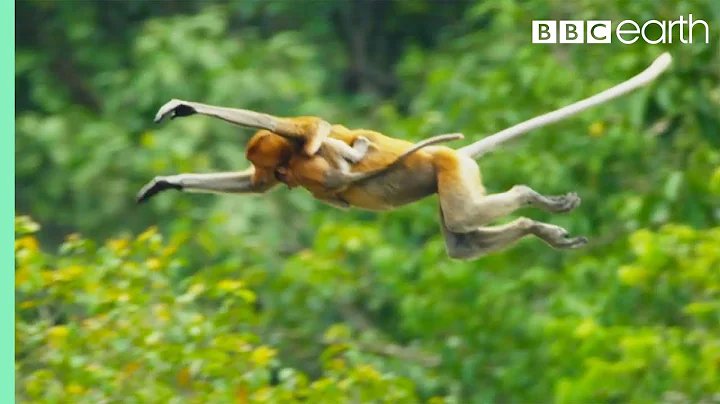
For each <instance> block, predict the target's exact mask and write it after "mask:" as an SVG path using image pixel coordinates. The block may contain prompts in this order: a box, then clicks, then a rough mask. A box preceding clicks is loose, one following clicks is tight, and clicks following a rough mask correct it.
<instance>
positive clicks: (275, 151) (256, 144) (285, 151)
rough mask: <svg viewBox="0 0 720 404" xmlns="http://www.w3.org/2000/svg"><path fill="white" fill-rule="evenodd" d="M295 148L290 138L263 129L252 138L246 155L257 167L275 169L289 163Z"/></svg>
mask: <svg viewBox="0 0 720 404" xmlns="http://www.w3.org/2000/svg"><path fill="white" fill-rule="evenodd" d="M294 149H295V145H294V144H293V142H292V141H290V140H289V139H286V138H284V137H282V136H280V135H276V134H275V133H272V132H270V131H267V130H261V131H258V132H257V133H256V134H255V136H253V137H252V139H250V142H249V143H248V147H247V150H246V152H245V156H246V157H247V159H248V160H249V161H250V162H251V163H253V165H254V166H255V167H256V168H265V169H269V170H273V171H274V170H275V169H276V168H278V167H283V166H286V165H287V163H288V161H289V160H290V157H291V156H292V153H293V151H294Z"/></svg>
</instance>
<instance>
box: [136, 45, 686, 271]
mask: <svg viewBox="0 0 720 404" xmlns="http://www.w3.org/2000/svg"><path fill="white" fill-rule="evenodd" d="M671 61H672V58H671V57H670V55H669V54H668V53H664V54H662V55H661V56H660V57H658V58H657V59H656V60H655V61H654V62H653V63H652V65H651V66H650V67H648V68H647V69H646V70H645V71H643V72H641V73H640V74H638V75H636V76H634V77H633V78H631V79H629V80H627V81H625V82H623V83H621V84H618V85H616V86H615V87H612V88H610V89H608V90H605V91H603V92H601V93H598V94H596V95H594V96H592V97H589V98H586V99H584V100H581V101H579V102H576V103H574V104H571V105H568V106H566V107H563V108H560V109H558V110H556V111H553V112H550V113H547V114H544V115H540V116H538V117H535V118H532V119H530V120H528V121H525V122H522V123H520V124H517V125H515V126H512V127H510V128H508V129H505V130H503V131H501V132H498V133H496V134H494V135H492V136H488V137H486V138H484V139H482V140H480V141H478V142H475V143H473V144H470V145H468V146H465V147H462V148H460V149H457V150H454V149H452V148H450V147H446V146H438V145H436V144H437V143H440V142H445V141H449V140H455V139H459V138H461V137H462V135H460V134H451V135H443V136H436V137H433V138H429V139H426V140H425V141H422V142H420V143H417V144H413V143H411V142H408V141H405V140H401V139H396V138H392V137H389V136H385V135H383V134H381V133H378V132H374V131H370V130H365V129H355V130H351V129H348V128H346V127H344V126H342V125H331V124H330V123H328V122H327V121H325V120H323V119H321V118H317V117H295V118H280V117H276V116H272V115H268V114H263V113H259V112H254V111H248V110H243V109H234V108H225V107H218V106H212V105H206V104H201V103H197V102H191V101H182V100H171V101H169V102H168V103H166V104H165V105H163V106H162V107H161V108H160V110H159V111H158V113H157V115H156V117H155V121H156V122H160V121H161V120H162V119H163V118H165V117H170V118H171V119H172V118H177V117H184V116H189V115H194V114H199V115H206V116H211V117H215V118H219V119H222V120H225V121H227V122H230V123H233V124H236V125H240V126H244V127H251V128H256V129H260V130H259V131H258V132H257V133H256V134H255V135H254V136H253V137H252V138H251V139H250V142H249V144H248V147H247V151H246V156H247V158H248V160H249V161H250V162H251V163H252V165H251V167H250V168H249V169H247V170H245V171H240V172H224V173H209V174H191V173H190V174H177V175H170V176H158V177H155V178H154V179H153V180H152V181H151V182H150V183H148V184H147V185H145V186H144V187H143V189H142V190H141V191H140V192H139V193H138V196H137V201H138V203H140V202H144V201H146V200H148V199H149V198H151V197H153V196H154V195H156V194H158V193H159V192H162V191H165V190H168V189H176V190H181V191H185V192H215V193H238V194H243V193H264V192H267V191H269V190H270V189H272V188H274V187H275V186H277V185H279V184H281V183H284V184H286V185H288V186H289V187H295V186H301V187H303V188H305V189H307V190H308V191H310V192H311V193H312V195H313V196H314V197H315V198H317V199H319V200H321V201H324V202H326V203H329V204H331V205H333V206H336V207H340V208H347V207H357V208H361V209H367V210H375V211H382V210H389V209H394V208H397V207H400V206H403V205H406V204H409V203H411V202H415V201H417V200H420V199H422V198H425V197H427V196H430V195H432V194H435V193H437V194H438V198H439V201H440V223H441V230H442V233H443V236H444V238H445V245H446V249H447V253H448V256H449V257H451V258H454V259H464V260H469V259H474V258H478V257H480V256H482V255H485V254H488V253H492V252H496V251H498V250H501V249H503V248H506V247H508V246H510V245H512V244H514V243H515V242H516V241H518V240H520V239H521V238H523V237H525V236H529V235H532V236H536V237H538V238H540V239H541V240H543V241H545V242H546V243H547V244H549V245H550V246H552V247H554V248H577V247H581V246H583V245H585V244H586V243H587V239H586V238H585V237H569V232H568V231H567V230H565V229H563V228H562V227H559V226H555V225H552V224H548V223H543V222H539V221H535V220H532V219H529V218H525V217H521V218H518V219H515V220H513V221H511V222H509V223H507V224H504V225H499V226H489V224H490V223H491V222H492V221H494V220H497V219H499V218H501V217H504V216H507V215H510V214H512V213H513V212H515V211H516V210H518V209H520V208H523V207H529V206H532V207H536V208H540V209H543V210H545V211H548V212H552V213H567V212H570V211H572V210H573V209H575V208H576V207H577V206H578V205H579V204H580V198H579V197H578V196H577V194H575V193H573V192H570V193H567V194H565V195H558V196H547V195H542V194H540V193H538V192H537V191H535V190H533V189H531V188H530V187H528V186H526V185H516V186H514V187H512V188H511V189H510V190H508V191H506V192H502V193H497V194H489V195H488V194H486V193H485V188H484V187H483V184H482V178H481V175H480V169H479V167H478V165H477V163H476V162H475V160H474V159H476V158H478V157H480V156H482V155H484V154H485V153H487V152H488V151H490V150H492V149H494V148H496V147H497V146H499V145H500V144H502V143H504V142H506V141H508V140H511V139H514V138H516V137H519V136H520V135H522V134H524V133H527V132H529V131H531V130H533V129H537V128H540V127H543V126H546V125H549V124H552V123H555V122H558V121H561V120H564V119H567V118H568V117H570V116H572V115H575V114H577V113H579V112H581V111H584V110H586V109H588V108H591V107H594V106H596V105H599V104H602V103H605V102H607V101H610V100H612V99H614V98H617V97H619V96H621V95H624V94H626V93H628V92H630V91H633V90H635V89H637V88H639V87H642V86H644V85H646V84H648V83H650V82H652V81H653V80H655V79H656V78H657V77H658V76H659V75H660V74H661V73H662V72H663V71H665V70H666V69H667V68H668V67H669V65H670V63H671Z"/></svg>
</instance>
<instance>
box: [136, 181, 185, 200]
mask: <svg viewBox="0 0 720 404" xmlns="http://www.w3.org/2000/svg"><path fill="white" fill-rule="evenodd" d="M182 188H183V187H182V185H180V184H174V183H172V182H170V181H168V180H167V179H166V178H165V177H155V178H154V179H153V180H152V181H150V182H148V183H147V184H145V186H144V187H142V189H140V192H138V194H137V196H136V197H135V201H136V202H137V203H138V204H140V203H143V202H145V201H147V200H148V199H150V198H152V197H153V196H155V195H157V194H159V193H160V192H163V191H167V190H169V189H175V190H178V191H181V190H182Z"/></svg>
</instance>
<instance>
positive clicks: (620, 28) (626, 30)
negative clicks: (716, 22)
mask: <svg viewBox="0 0 720 404" xmlns="http://www.w3.org/2000/svg"><path fill="white" fill-rule="evenodd" d="M695 29H697V31H696V32H693V30H695ZM613 32H614V33H615V35H614V36H615V37H616V38H617V40H619V41H620V42H622V43H624V44H626V45H630V44H633V43H635V42H637V41H638V40H640V39H642V40H643V41H645V42H647V43H649V44H653V45H654V44H659V43H673V40H675V41H676V42H677V41H679V42H680V43H693V33H694V34H695V35H696V36H695V40H698V39H699V37H698V34H701V35H702V34H704V35H703V36H702V38H703V39H704V40H705V42H704V43H710V27H708V24H707V22H705V21H703V20H693V15H692V14H689V15H688V18H687V20H685V18H684V17H683V16H680V18H679V19H678V20H674V21H659V20H649V21H646V22H645V23H643V24H642V25H641V24H638V23H637V22H635V21H632V20H624V21H621V22H620V23H619V24H617V25H616V26H615V29H614V30H613V22H612V21H610V20H589V21H582V20H563V21H554V20H536V21H533V22H532V42H533V43H611V42H612V41H613Z"/></svg>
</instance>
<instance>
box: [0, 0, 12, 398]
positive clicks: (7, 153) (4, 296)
mask: <svg viewBox="0 0 720 404" xmlns="http://www.w3.org/2000/svg"><path fill="white" fill-rule="evenodd" d="M0 15H2V17H1V18H2V21H5V22H4V23H2V24H0V32H1V34H0V38H1V39H0V47H2V52H0V56H2V60H5V62H3V63H2V64H0V66H1V67H0V69H2V77H3V79H2V82H3V83H4V85H3V86H2V87H0V98H1V101H0V117H1V118H0V119H1V121H0V122H1V124H2V127H4V128H6V129H5V131H4V133H3V134H2V135H0V149H2V154H3V155H4V157H2V158H0V173H1V177H0V178H2V189H4V190H5V191H4V193H5V195H6V196H4V197H3V198H2V199H1V201H2V202H1V203H2V210H4V211H5V212H7V213H6V215H7V216H2V224H0V229H3V230H2V236H0V237H2V239H1V240H0V246H1V247H2V252H1V253H0V257H1V258H2V260H3V261H5V262H11V263H12V265H10V266H8V267H5V269H4V270H2V271H0V273H1V274H2V275H0V276H2V280H1V281H0V285H2V288H3V289H4V292H0V313H2V324H6V325H4V326H2V327H1V329H0V354H1V356H0V366H2V367H0V377H2V379H1V381H0V401H1V402H4V403H14V402H15V247H14V245H15V2H13V1H2V2H0ZM5 254H7V255H5ZM10 324H12V327H10Z"/></svg>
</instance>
